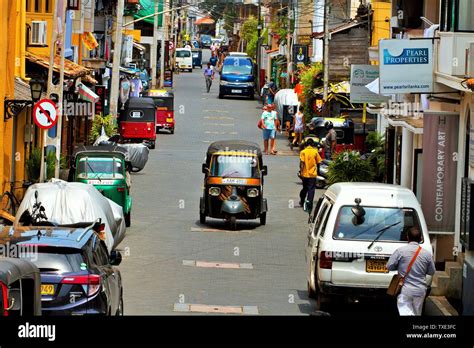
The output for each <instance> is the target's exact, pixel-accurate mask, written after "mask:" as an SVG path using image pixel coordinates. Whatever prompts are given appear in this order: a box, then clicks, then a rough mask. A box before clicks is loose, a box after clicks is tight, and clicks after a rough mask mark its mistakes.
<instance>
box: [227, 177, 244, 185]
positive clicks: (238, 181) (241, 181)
mask: <svg viewBox="0 0 474 348" xmlns="http://www.w3.org/2000/svg"><path fill="white" fill-rule="evenodd" d="M222 183H223V184H233V185H245V184H246V183H247V180H245V179H232V178H225V179H222Z"/></svg>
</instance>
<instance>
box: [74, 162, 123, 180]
mask: <svg viewBox="0 0 474 348" xmlns="http://www.w3.org/2000/svg"><path fill="white" fill-rule="evenodd" d="M77 177H78V178H79V179H98V178H100V179H111V178H113V179H123V178H124V176H123V166H122V162H121V161H120V160H119V159H116V158H88V157H85V158H81V159H80V160H79V165H78V168H77Z"/></svg>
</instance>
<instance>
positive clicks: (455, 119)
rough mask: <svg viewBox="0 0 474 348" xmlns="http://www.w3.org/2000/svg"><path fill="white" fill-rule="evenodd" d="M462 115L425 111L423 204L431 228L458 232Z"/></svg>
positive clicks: (432, 229)
mask: <svg viewBox="0 0 474 348" xmlns="http://www.w3.org/2000/svg"><path fill="white" fill-rule="evenodd" d="M458 130H459V114H456V113H450V112H439V111H425V113H424V117H423V184H422V190H423V193H422V199H421V206H422V209H423V213H424V215H425V219H426V223H427V225H428V229H429V230H430V231H432V232H434V231H439V232H454V224H455V212H456V176H457V175H456V172H457V156H458Z"/></svg>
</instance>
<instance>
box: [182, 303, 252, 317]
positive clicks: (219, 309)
mask: <svg viewBox="0 0 474 348" xmlns="http://www.w3.org/2000/svg"><path fill="white" fill-rule="evenodd" d="M173 310H174V311H175V312H194V313H217V314H247V315H258V314H259V313H258V307H257V306H222V305H205V304H191V303H189V304H188V303H175V304H174V309H173Z"/></svg>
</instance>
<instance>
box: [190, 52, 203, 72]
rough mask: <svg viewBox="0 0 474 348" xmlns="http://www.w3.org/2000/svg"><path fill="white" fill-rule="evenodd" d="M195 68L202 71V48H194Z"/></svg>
mask: <svg viewBox="0 0 474 348" xmlns="http://www.w3.org/2000/svg"><path fill="white" fill-rule="evenodd" d="M192 53H193V68H195V67H197V66H198V67H200V68H201V69H202V50H201V49H200V48H193V49H192Z"/></svg>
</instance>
